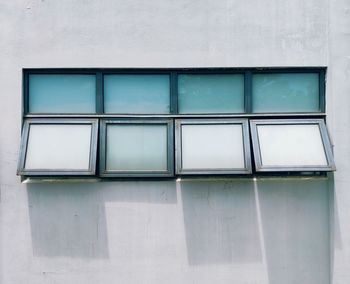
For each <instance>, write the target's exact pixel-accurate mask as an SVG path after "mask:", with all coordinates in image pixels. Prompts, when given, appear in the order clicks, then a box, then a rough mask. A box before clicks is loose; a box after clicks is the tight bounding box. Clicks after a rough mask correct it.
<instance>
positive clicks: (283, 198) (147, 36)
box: [0, 0, 350, 284]
mask: <svg viewBox="0 0 350 284" xmlns="http://www.w3.org/2000/svg"><path fill="white" fill-rule="evenodd" d="M349 15H350V3H349V1H347V0H329V1H327V0H321V1H320V0H310V1H304V0H295V1H286V0H283V1H282V0H272V1H258V0H252V1H237V0H223V1H210V0H204V1H193V0H192V1H189V0H186V1H185V0H178V1H170V0H153V1H142V0H128V1H121V0H102V1H92V0H85V1H83V0H76V1H70V0H60V1H52V0H26V1H23V0H13V1H0V86H1V92H0V96H1V103H0V116H1V124H0V190H1V192H0V193H1V198H0V282H1V283H2V284H17V283H29V284H42V283H67V284H77V283H91V284H92V283H94V284H96V283H122V284H124V283H128V284H129V283H130V284H158V283H159V284H160V283H162V284H163V283H170V284H172V283H174V284H175V283H176V284H178V283H181V284H193V283H196V284H197V283H198V284H199V283H200V284H206V283H220V284H221V283H222V284H226V283H235V284H236V283H237V284H280V283H286V284H292V283H293V284H294V283H298V284H316V283H317V284H323V283H324V284H329V283H333V284H347V283H350V270H349V267H350V227H349V216H350V191H349V190H348V187H349V186H348V185H349V179H348V173H349V171H350V162H349V161H350V135H349V133H350V132H349V121H350V111H349V110H350V97H349V94H350V83H349V78H350V38H349V37H350V17H349ZM211 66H218V67H226V66H227V67H241V66H243V67H259V66H266V67H268V66H327V67H328V72H327V121H328V126H329V128H330V133H331V137H332V139H333V143H334V145H335V148H334V151H335V159H336V165H337V172H336V173H335V174H334V177H333V175H329V177H328V178H311V179H300V178H281V179H258V180H240V179H231V180H202V181H175V180H174V181H162V182H154V181H153V182H136V181H135V182H105V183H75V184H74V183H56V184H21V183H20V178H19V177H17V176H16V165H17V158H18V150H19V143H20V127H21V88H22V77H21V76H22V73H21V72H22V68H30V67H38V68H44V67H49V68H52V67H211Z"/></svg>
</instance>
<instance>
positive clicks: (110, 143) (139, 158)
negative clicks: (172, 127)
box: [106, 124, 168, 172]
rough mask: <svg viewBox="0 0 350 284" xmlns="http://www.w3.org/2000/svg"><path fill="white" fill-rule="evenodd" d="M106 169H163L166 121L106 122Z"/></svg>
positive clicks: (165, 147)
mask: <svg viewBox="0 0 350 284" xmlns="http://www.w3.org/2000/svg"><path fill="white" fill-rule="evenodd" d="M106 135H107V138H106V142H107V143H106V169H107V171H124V172H130V171H167V164H168V157H167V153H168V148H167V145H168V144H167V125H141V124H135V125H132V124H110V125H107V130H106Z"/></svg>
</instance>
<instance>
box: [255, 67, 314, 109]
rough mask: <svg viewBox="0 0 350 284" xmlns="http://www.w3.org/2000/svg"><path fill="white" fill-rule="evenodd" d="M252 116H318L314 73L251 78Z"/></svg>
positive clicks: (265, 75)
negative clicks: (279, 113)
mask: <svg viewBox="0 0 350 284" xmlns="http://www.w3.org/2000/svg"><path fill="white" fill-rule="evenodd" d="M252 96H253V97H252V105H253V112H255V113H261V112H263V113H267V112H318V111H320V90H319V74H318V73H279V74H273V73H272V74H271V73H270V74H254V75H253V89H252Z"/></svg>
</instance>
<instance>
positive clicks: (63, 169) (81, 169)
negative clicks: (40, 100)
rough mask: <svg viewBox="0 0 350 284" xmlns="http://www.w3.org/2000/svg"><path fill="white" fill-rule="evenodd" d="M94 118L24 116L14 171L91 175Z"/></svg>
mask: <svg viewBox="0 0 350 284" xmlns="http://www.w3.org/2000/svg"><path fill="white" fill-rule="evenodd" d="M97 124H98V121H97V120H96V119H84V120H83V119H79V120H66V119H28V120H26V121H25V123H24V128H23V136H22V145H21V153H20V161H19V168H18V172H19V173H20V174H22V175H33V176H41V175H42V176H45V175H55V176H57V175H62V176H65V175H68V176H72V175H73V176H78V175H94V174H95V168H96V152H97Z"/></svg>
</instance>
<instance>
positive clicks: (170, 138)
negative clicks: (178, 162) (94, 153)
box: [100, 119, 174, 178]
mask: <svg viewBox="0 0 350 284" xmlns="http://www.w3.org/2000/svg"><path fill="white" fill-rule="evenodd" d="M112 124H118V125H123V124H124V125H166V126H167V141H166V143H167V170H166V171H139V170H135V171H116V170H107V168H106V155H107V151H106V150H107V136H106V135H107V126H108V125H112ZM173 149H174V126H173V121H172V120H171V119H157V120H152V119H110V120H105V119H101V121H100V176H101V177H123V178H128V177H173V176H174V151H173Z"/></svg>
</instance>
